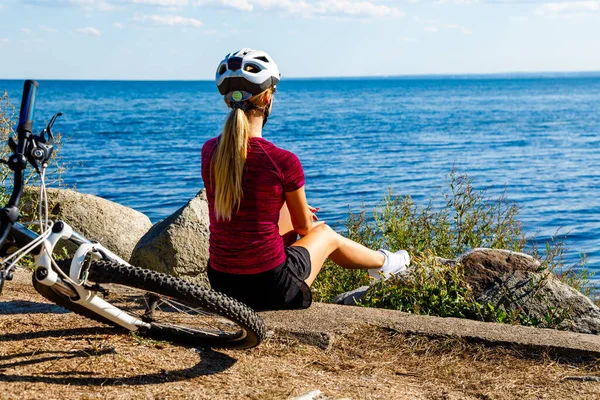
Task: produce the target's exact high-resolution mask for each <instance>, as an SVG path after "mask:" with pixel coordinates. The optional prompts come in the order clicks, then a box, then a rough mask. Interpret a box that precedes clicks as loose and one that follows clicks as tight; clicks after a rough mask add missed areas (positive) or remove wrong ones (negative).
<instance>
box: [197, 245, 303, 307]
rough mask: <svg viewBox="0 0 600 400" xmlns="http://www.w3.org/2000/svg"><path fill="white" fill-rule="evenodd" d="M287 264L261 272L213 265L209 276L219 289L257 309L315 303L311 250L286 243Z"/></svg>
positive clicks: (214, 287) (216, 288) (212, 284)
mask: <svg viewBox="0 0 600 400" xmlns="http://www.w3.org/2000/svg"><path fill="white" fill-rule="evenodd" d="M285 254H286V256H287V257H286V260H285V262H284V263H283V264H281V265H279V266H277V267H275V268H273V269H271V270H269V271H265V272H261V273H258V274H227V273H224V272H220V271H216V270H214V269H212V268H211V266H210V260H209V262H208V268H207V273H208V280H209V281H210V285H211V286H212V288H213V289H214V290H216V291H217V292H221V293H225V294H227V295H229V296H231V297H233V298H235V299H238V300H239V301H241V302H242V303H245V304H247V305H249V306H250V307H252V308H254V309H255V310H282V309H297V308H308V307H310V305H311V304H312V293H311V291H310V287H308V285H307V284H306V283H305V282H304V280H305V279H306V278H308V277H309V275H310V253H309V252H308V250H307V249H306V248H304V247H301V246H289V247H285Z"/></svg>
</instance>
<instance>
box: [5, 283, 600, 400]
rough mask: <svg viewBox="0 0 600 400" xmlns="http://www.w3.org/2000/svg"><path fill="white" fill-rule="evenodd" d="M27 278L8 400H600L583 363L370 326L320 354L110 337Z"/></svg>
mask: <svg viewBox="0 0 600 400" xmlns="http://www.w3.org/2000/svg"><path fill="white" fill-rule="evenodd" d="M29 279H30V277H29V275H28V274H27V273H26V272H23V271H22V272H19V274H18V275H17V277H16V278H15V280H14V281H13V282H8V283H7V285H6V287H5V289H4V293H3V295H2V296H1V297H0V398H1V399H44V400H50V399H65V400H68V399H105V398H108V399H289V398H293V397H295V396H298V395H300V394H303V393H306V392H309V391H311V390H315V389H319V390H321V391H322V392H323V393H324V395H325V396H326V397H325V398H327V399H343V398H345V399H440V400H441V399H529V398H531V399H600V382H594V381H592V382H586V381H581V380H572V379H571V377H582V376H596V375H600V368H599V367H598V365H597V363H596V362H595V361H594V360H588V361H586V362H585V363H584V362H580V361H576V360H575V361H574V360H568V359H561V360H559V359H555V358H552V357H550V356H548V355H547V354H525V353H522V352H518V351H516V350H510V349H505V348H498V347H495V348H487V347H484V346H482V345H476V344H469V343H465V342H462V341H460V340H457V339H445V340H442V339H429V338H425V337H421V336H404V335H400V334H397V333H395V332H393V331H390V330H384V329H382V328H378V327H369V326H365V327H364V328H363V329H358V330H356V331H354V332H353V333H349V334H346V335H343V336H339V337H335V340H334V341H333V343H332V345H331V346H330V348H328V349H327V350H322V349H319V348H317V347H314V346H311V345H307V344H302V343H300V342H298V341H297V340H295V339H294V338H292V337H289V336H288V335H285V334H284V333H282V332H274V333H273V334H272V336H271V337H270V339H268V340H267V341H266V342H265V343H263V344H261V345H260V346H259V347H257V348H254V349H250V350H243V351H239V350H237V351H235V350H214V351H213V350H209V349H202V348H191V347H184V346H178V345H175V344H170V343H166V342H157V341H152V340H147V339H143V338H139V337H136V336H135V335H132V334H129V333H123V332H122V331H117V330H115V329H113V328H108V327H104V326H102V325H99V324H97V323H95V322H92V321H90V320H87V319H85V318H83V317H80V316H78V315H75V314H73V313H68V312H66V311H64V310H62V309H61V308H59V307H57V306H55V305H53V304H50V303H47V302H46V301H45V300H44V299H43V298H42V297H41V296H39V295H38V294H37V293H36V292H35V291H34V289H33V287H32V286H31V285H30V283H29Z"/></svg>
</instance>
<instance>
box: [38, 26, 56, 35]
mask: <svg viewBox="0 0 600 400" xmlns="http://www.w3.org/2000/svg"><path fill="white" fill-rule="evenodd" d="M39 28H40V30H41V31H44V32H46V33H56V32H58V31H57V30H56V29H54V28H51V27H49V26H46V25H40V26H39Z"/></svg>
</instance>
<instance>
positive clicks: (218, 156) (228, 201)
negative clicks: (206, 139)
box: [211, 89, 273, 221]
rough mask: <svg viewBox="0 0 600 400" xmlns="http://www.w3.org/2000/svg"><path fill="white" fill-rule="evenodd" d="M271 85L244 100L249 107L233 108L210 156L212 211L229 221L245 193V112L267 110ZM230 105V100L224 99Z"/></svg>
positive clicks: (246, 143) (248, 129)
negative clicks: (213, 200) (243, 179)
mask: <svg viewBox="0 0 600 400" xmlns="http://www.w3.org/2000/svg"><path fill="white" fill-rule="evenodd" d="M272 93H273V89H267V90H265V91H264V92H262V93H259V94H257V95H255V96H253V97H252V98H250V99H249V100H248V101H247V102H248V103H249V105H250V107H248V108H249V109H248V111H244V110H242V109H241V108H234V109H233V110H231V112H230V113H229V116H228V117H227V120H226V121H225V127H224V128H223V133H222V134H221V138H220V140H219V143H218V144H217V149H216V151H215V153H214V155H213V157H212V164H211V178H212V184H213V185H214V186H213V187H214V191H215V213H216V216H217V219H219V220H223V221H230V220H231V217H232V215H233V212H234V210H236V211H237V210H239V208H240V205H241V203H242V197H243V195H244V193H243V191H242V178H243V173H244V167H245V165H246V158H247V157H248V139H249V138H250V123H249V122H248V116H247V113H250V112H252V111H253V110H262V111H263V112H264V110H266V109H267V108H268V109H270V106H271V95H272ZM225 102H226V103H227V105H228V106H229V107H232V104H231V102H230V101H228V100H225Z"/></svg>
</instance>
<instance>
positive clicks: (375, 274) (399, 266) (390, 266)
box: [369, 249, 410, 281]
mask: <svg viewBox="0 0 600 400" xmlns="http://www.w3.org/2000/svg"><path fill="white" fill-rule="evenodd" d="M378 251H379V252H380V253H381V254H383V256H384V258H385V261H384V262H383V266H382V267H380V268H374V269H370V270H369V276H370V277H371V278H373V279H375V280H376V281H379V280H381V279H388V278H389V277H390V276H392V275H397V274H403V273H406V272H407V271H408V270H407V269H406V267H408V265H409V264H410V257H409V255H408V252H407V251H406V250H399V251H397V252H395V253H390V252H389V251H387V250H383V249H380V250H378ZM382 275H383V276H382Z"/></svg>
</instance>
